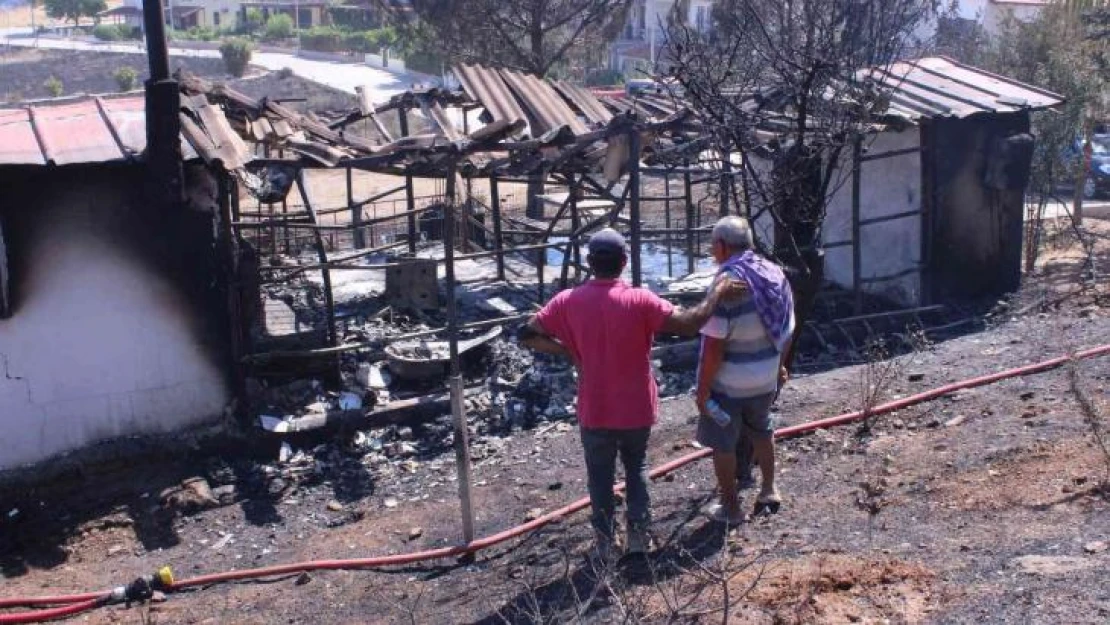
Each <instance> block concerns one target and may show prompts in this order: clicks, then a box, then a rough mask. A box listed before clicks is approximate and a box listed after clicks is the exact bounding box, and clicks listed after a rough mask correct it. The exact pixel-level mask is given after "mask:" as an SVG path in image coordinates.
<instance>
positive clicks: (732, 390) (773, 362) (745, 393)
mask: <svg viewBox="0 0 1110 625" xmlns="http://www.w3.org/2000/svg"><path fill="white" fill-rule="evenodd" d="M793 328H794V312H793V311H791V312H790V329H791V331H793ZM701 333H702V336H703V337H710V338H715V339H724V340H725V350H724V351H725V354H724V360H723V362H722V363H721V368H720V369H719V370H718V371H717V377H716V379H714V380H713V386H712V389H711V390H712V393H713V394H714V395H723V396H725V397H726V398H729V399H747V398H751V397H759V396H761V395H766V394H768V393H774V392H775V391H777V390H778V379H779V352H778V350H776V349H775V344H774V343H772V342H771V339H770V337H768V336H767V331H766V330H765V329H764V327H763V322H762V321H760V319H759V313H758V312H757V311H756V309H755V301H754V300H753V299H752V297H751V295H748V296H746V297H743V298H741V299H740V300H738V301H735V302H720V303H719V304H717V308H716V309H714V311H713V316H712V317H710V319H709V321H708V322H707V323H706V324H705V326H703V327H702V329H701ZM702 345H703V347H704V345H705V341H704V339H703V341H702ZM699 362H700V359H699Z"/></svg>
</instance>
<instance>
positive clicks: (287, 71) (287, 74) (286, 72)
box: [277, 67, 294, 80]
mask: <svg viewBox="0 0 1110 625" xmlns="http://www.w3.org/2000/svg"><path fill="white" fill-rule="evenodd" d="M293 76H294V74H293V68H292V67H283V68H281V69H279V70H278V73H277V77H278V78H280V79H281V80H285V79H287V78H292V77H293Z"/></svg>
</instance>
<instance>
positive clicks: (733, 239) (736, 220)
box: [712, 215, 754, 254]
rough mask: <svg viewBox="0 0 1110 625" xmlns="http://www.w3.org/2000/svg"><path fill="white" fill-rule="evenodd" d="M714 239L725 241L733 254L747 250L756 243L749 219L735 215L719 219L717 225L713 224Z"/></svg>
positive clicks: (715, 241) (715, 240)
mask: <svg viewBox="0 0 1110 625" xmlns="http://www.w3.org/2000/svg"><path fill="white" fill-rule="evenodd" d="M712 241H713V242H714V243H717V242H720V243H723V244H724V246H725V247H726V248H728V251H729V252H730V253H731V254H738V253H740V252H746V251H748V250H750V249H752V246H753V245H754V244H753V242H752V229H751V227H750V226H748V220H747V219H744V218H743V217H736V216H734V215H730V216H728V217H722V218H721V219H720V220H719V221H717V225H715V226H713V236H712Z"/></svg>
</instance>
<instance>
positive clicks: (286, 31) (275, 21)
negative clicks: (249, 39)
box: [262, 13, 293, 41]
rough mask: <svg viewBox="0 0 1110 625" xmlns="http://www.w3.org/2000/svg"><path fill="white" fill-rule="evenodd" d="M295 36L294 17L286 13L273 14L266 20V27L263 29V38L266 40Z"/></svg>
mask: <svg viewBox="0 0 1110 625" xmlns="http://www.w3.org/2000/svg"><path fill="white" fill-rule="evenodd" d="M292 36H293V18H291V17H289V16H288V15H286V14H284V13H279V14H277V15H271V16H270V19H268V20H266V27H265V29H263V32H262V38H263V39H264V40H266V41H278V40H280V39H288V38H290V37H292Z"/></svg>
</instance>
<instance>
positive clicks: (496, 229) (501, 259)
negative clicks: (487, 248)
mask: <svg viewBox="0 0 1110 625" xmlns="http://www.w3.org/2000/svg"><path fill="white" fill-rule="evenodd" d="M489 201H490V211H491V212H492V213H493V215H492V217H493V249H494V251H495V252H497V256H496V258H497V279H498V280H501V281H504V280H505V243H504V241H502V239H501V237H502V234H501V195H500V194H499V193H498V190H497V174H490V177H489Z"/></svg>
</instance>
